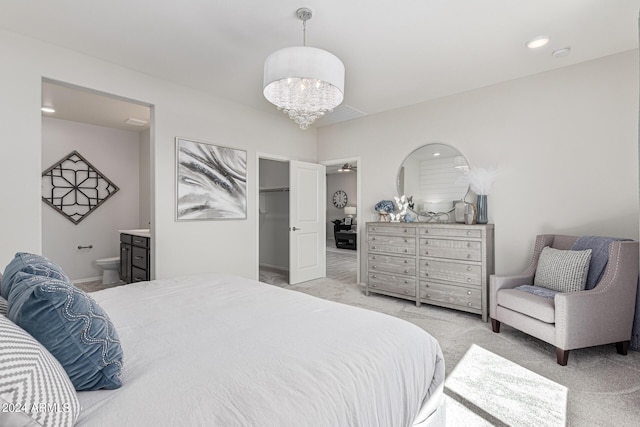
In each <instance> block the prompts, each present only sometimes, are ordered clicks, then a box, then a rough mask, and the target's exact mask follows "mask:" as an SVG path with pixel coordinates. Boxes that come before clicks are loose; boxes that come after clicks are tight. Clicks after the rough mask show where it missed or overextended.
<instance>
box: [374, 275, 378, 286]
mask: <svg viewBox="0 0 640 427" xmlns="http://www.w3.org/2000/svg"><path fill="white" fill-rule="evenodd" d="M373 277H376V276H373ZM377 286H378V285H375V284H374V285H373V287H374V288H375V287H377Z"/></svg>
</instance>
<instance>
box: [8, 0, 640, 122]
mask: <svg viewBox="0 0 640 427" xmlns="http://www.w3.org/2000/svg"><path fill="white" fill-rule="evenodd" d="M302 6H305V7H309V8H311V9H312V11H313V14H314V16H313V18H312V19H311V20H310V21H309V22H308V23H307V45H309V46H314V47H319V48H322V49H326V50H328V51H330V52H332V53H334V54H335V55H337V56H338V57H339V58H340V59H342V61H343V62H344V64H345V67H346V82H345V101H344V104H343V106H344V107H345V108H348V109H353V110H354V111H359V112H362V113H365V114H374V113H378V112H382V111H386V110H390V109H394V108H398V107H402V106H406V105H411V104H416V103H419V102H423V101H426V100H430V99H434V98H438V97H442V96H447V95H451V94H454V93H459V92H463V91H467V90H471V89H475V88H479V87H483V86H487V85H491V84H495V83H498V82H501V81H506V80H511V79H516V78H520V77H524V76H527V75H531V74H536V73H540V72H544V71H547V70H552V69H555V68H559V67H564V66H567V65H571V64H575V63H579V62H583V61H587V60H591V59H595V58H599V57H603V56H607V55H612V54H616V53H620V52H624V51H628V50H631V49H637V48H638V23H637V16H638V10H639V9H640V0H536V1H527V0H482V1H479V0H398V1H389V0H367V1H365V0H351V1H345V0H304V1H301V0H277V1H265V0H244V1H238V0H181V1H158V0H111V1H108V2H94V1H86V0H56V1H41V0H2V10H1V12H0V27H2V28H5V29H8V30H11V31H14V32H16V33H20V34H23V35H27V36H30V37H34V38H37V39H41V40H44V41H47V42H49V43H53V44H56V45H60V46H64V47H67V48H70V49H73V50H76V51H79V52H82V53H85V54H87V55H91V56H94V57H97V58H102V59H104V60H106V61H109V62H112V63H116V64H121V65H124V66H126V67H128V68H131V69H134V70H138V71H141V72H143V73H146V74H149V75H153V76H156V77H160V78H162V79H166V80H170V81H173V82H176V83H179V84H182V85H185V86H190V87H193V88H196V89H199V90H203V91H207V92H209V93H211V94H213V95H216V96H219V97H222V98H226V99H228V100H233V101H237V102H239V103H242V104H246V105H249V106H252V107H255V108H258V109H262V110H265V111H270V112H274V114H282V113H279V112H277V110H276V109H275V107H273V106H272V105H271V104H269V103H268V102H267V101H266V100H265V99H264V97H263V96H262V73H263V64H264V60H265V58H266V57H267V56H268V55H269V54H270V53H271V52H272V51H274V50H276V49H279V48H282V47H286V46H292V45H299V44H301V42H302V25H301V22H300V21H299V20H297V19H296V18H295V11H296V9H298V8H299V7H302ZM541 34H544V35H548V36H550V38H551V42H550V43H549V45H548V46H546V47H544V48H541V49H539V50H537V51H532V50H529V49H526V48H525V46H524V44H525V42H526V41H527V40H528V39H531V38H533V37H535V36H538V35H541ZM565 46H571V53H570V55H569V56H567V57H564V58H554V57H553V56H552V55H551V52H552V51H553V50H554V49H557V48H562V47H565ZM70 83H73V82H70Z"/></svg>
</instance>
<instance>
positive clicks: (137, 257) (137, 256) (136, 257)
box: [134, 255, 142, 259]
mask: <svg viewBox="0 0 640 427" xmlns="http://www.w3.org/2000/svg"><path fill="white" fill-rule="evenodd" d="M134 258H135V259H142V257H141V256H139V255H136V256H135V257H134Z"/></svg>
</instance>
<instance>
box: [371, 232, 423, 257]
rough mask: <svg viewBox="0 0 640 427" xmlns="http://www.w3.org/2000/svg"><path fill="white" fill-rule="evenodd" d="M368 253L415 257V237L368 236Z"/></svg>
mask: <svg viewBox="0 0 640 427" xmlns="http://www.w3.org/2000/svg"><path fill="white" fill-rule="evenodd" d="M369 252H380V253H388V254H392V255H393V254H395V255H415V254H416V239H415V237H399V236H371V235H370V236H369Z"/></svg>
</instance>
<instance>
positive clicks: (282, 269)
mask: <svg viewBox="0 0 640 427" xmlns="http://www.w3.org/2000/svg"><path fill="white" fill-rule="evenodd" d="M259 266H260V267H264V268H271V269H273V270H278V271H289V269H288V268H286V267H283V266H281V265H272V264H265V263H260V265H259Z"/></svg>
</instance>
